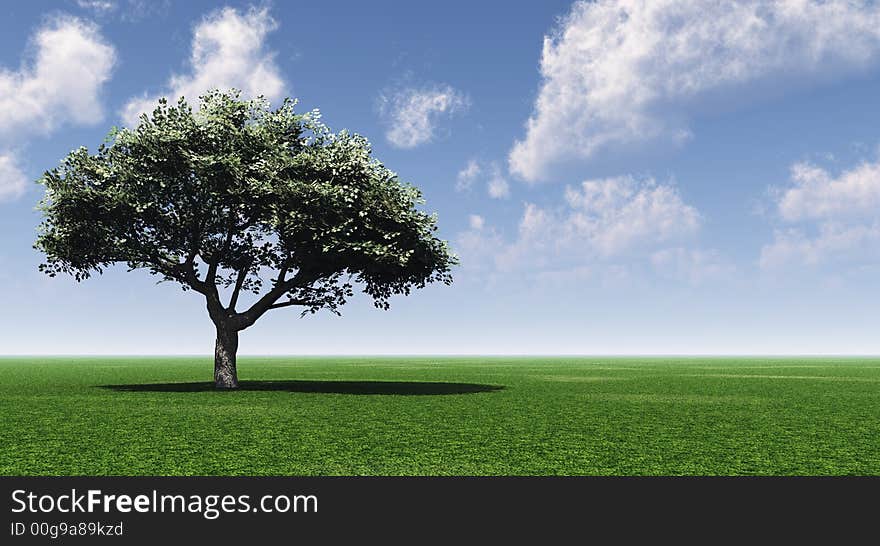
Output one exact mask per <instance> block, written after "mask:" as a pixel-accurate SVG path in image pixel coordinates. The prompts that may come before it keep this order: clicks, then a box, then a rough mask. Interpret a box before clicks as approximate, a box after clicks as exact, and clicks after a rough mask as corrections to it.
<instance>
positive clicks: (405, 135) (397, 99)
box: [379, 85, 468, 149]
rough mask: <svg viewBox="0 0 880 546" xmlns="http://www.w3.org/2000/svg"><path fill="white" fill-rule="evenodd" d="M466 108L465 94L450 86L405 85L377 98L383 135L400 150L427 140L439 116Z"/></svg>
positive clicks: (431, 137)
mask: <svg viewBox="0 0 880 546" xmlns="http://www.w3.org/2000/svg"><path fill="white" fill-rule="evenodd" d="M467 107H468V99H467V96H466V95H464V94H463V93H462V92H460V91H458V90H456V89H453V88H452V87H451V86H449V85H437V86H430V87H422V88H415V87H407V88H403V89H396V90H393V91H390V92H386V93H383V94H382V95H381V96H380V97H379V112H380V114H381V115H382V117H383V118H384V121H385V124H386V126H387V127H388V130H387V132H386V133H385V138H386V139H387V140H388V142H389V143H391V145H392V146H394V147H396V148H403V149H408V148H415V147H416V146H420V145H422V144H426V143H428V142H430V141H431V140H432V139H433V138H434V135H435V130H436V125H437V123H438V121H439V120H440V119H441V118H442V117H445V116H449V115H452V114H455V113H457V112H460V111H462V110H464V109H466V108H467Z"/></svg>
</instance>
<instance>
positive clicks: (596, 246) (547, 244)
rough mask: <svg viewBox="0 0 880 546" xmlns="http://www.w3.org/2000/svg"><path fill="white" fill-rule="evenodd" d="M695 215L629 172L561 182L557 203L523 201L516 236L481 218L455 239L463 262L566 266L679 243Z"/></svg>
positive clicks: (662, 187) (671, 193)
mask: <svg viewBox="0 0 880 546" xmlns="http://www.w3.org/2000/svg"><path fill="white" fill-rule="evenodd" d="M700 224H701V218H700V214H699V213H698V212H697V210H696V209H695V208H693V207H692V206H690V205H688V204H686V203H685V202H684V201H683V200H682V199H681V196H680V195H679V194H678V191H677V190H676V189H675V188H674V187H673V186H671V185H666V184H658V183H657V182H656V181H655V180H654V179H652V178H647V179H636V178H634V177H631V176H621V177H616V178H606V179H600V180H587V181H584V182H583V183H581V184H580V185H579V186H570V187H568V188H566V190H565V192H564V194H563V204H561V205H559V206H556V207H546V206H539V205H537V204H534V203H525V204H524V207H523V213H522V216H521V218H520V221H519V225H518V229H517V233H516V237H515V239H514V240H513V241H506V240H504V238H503V237H502V236H501V235H500V233H499V232H498V231H497V230H496V229H495V228H493V227H491V226H488V225H487V224H486V222H485V221H483V220H482V219H481V221H480V222H478V223H476V224H474V223H472V226H471V229H470V230H468V231H466V232H464V233H462V234H461V235H460V236H459V238H458V241H457V244H458V248H459V249H460V251H461V253H462V255H463V258H464V260H465V263H467V260H469V259H472V260H474V262H475V263H481V262H485V261H486V260H487V259H488V260H490V261H491V262H492V264H490V265H491V266H492V267H494V268H495V269H498V270H501V271H511V270H517V269H529V268H532V269H538V270H548V269H549V270H554V271H560V270H571V269H576V268H579V267H583V266H588V265H590V264H592V263H596V262H603V261H607V260H609V259H614V258H619V257H622V256H625V255H628V254H633V253H634V254H637V255H641V256H648V255H649V254H650V251H651V250H652V249H654V250H656V249H658V248H662V247H664V245H668V244H670V243H674V242H680V241H682V240H685V239H687V238H688V237H690V236H692V235H694V234H696V233H697V231H699V228H700Z"/></svg>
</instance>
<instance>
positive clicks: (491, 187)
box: [486, 163, 510, 199]
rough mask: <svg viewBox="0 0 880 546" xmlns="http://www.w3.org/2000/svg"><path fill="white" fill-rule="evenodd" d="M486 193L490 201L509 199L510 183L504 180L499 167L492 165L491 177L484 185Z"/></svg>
mask: <svg viewBox="0 0 880 546" xmlns="http://www.w3.org/2000/svg"><path fill="white" fill-rule="evenodd" d="M486 191H488V192H489V197H491V198H492V199H507V198H508V197H510V183H509V182H508V181H507V179H506V178H504V174H503V173H502V172H501V167H499V166H498V165H497V164H495V163H493V164H492V176H491V177H490V178H489V182H488V183H487V184H486Z"/></svg>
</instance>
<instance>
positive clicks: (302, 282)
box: [236, 269, 320, 330]
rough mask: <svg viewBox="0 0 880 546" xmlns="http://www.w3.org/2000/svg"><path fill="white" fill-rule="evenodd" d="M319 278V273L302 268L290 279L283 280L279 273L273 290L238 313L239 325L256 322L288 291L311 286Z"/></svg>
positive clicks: (246, 325)
mask: <svg viewBox="0 0 880 546" xmlns="http://www.w3.org/2000/svg"><path fill="white" fill-rule="evenodd" d="M319 278H320V275H319V274H316V273H309V272H306V271H305V270H302V269H300V270H299V271H297V273H296V275H294V276H293V278H291V279H289V280H282V277H281V275H279V276H278V280H276V281H275V286H273V287H272V290H270V291H269V292H267V293H266V294H265V295H263V297H261V298H260V299H258V300H257V301H256V302H255V303H254V304H253V305H251V307H250V309H248V310H247V311H245V312H244V313H239V314H238V315H236V317H237V318H238V324H237V325H238V326H239V329H240V330H243V329H245V328H247V327H249V326H251V325H252V324H253V323H255V322H256V321H257V319H259V318H260V317H261V316H263V314H264V313H265V312H266V311H268V310H269V309H270V308H272V306H273V305H274V304H275V302H276V301H278V299H279V298H280V297H281V296H283V295H284V294H286V293H287V292H289V291H291V290H293V289H294V288H298V287H300V288H301V287H305V286H309V285H311V284H312V283H313V282H315V281H316V280H318V279H319ZM291 305H292V304H291Z"/></svg>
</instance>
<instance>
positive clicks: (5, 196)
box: [0, 153, 28, 201]
mask: <svg viewBox="0 0 880 546" xmlns="http://www.w3.org/2000/svg"><path fill="white" fill-rule="evenodd" d="M27 183H28V178H27V176H26V175H25V174H24V173H23V172H22V171H21V169H20V168H19V166H18V165H17V164H16V162H15V158H13V157H12V156H11V155H9V154H4V153H0V201H8V200H12V199H16V198H18V197H21V196H22V195H23V194H24V192H25V189H26V188H27Z"/></svg>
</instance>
